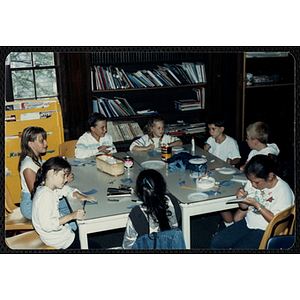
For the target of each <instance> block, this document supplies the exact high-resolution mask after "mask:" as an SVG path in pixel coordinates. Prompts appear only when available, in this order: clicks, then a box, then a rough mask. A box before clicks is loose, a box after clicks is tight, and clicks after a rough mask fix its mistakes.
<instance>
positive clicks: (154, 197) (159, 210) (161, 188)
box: [136, 169, 170, 230]
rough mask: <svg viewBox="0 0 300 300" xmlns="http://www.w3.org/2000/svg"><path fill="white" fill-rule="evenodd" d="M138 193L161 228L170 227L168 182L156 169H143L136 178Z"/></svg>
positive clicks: (148, 212)
mask: <svg viewBox="0 0 300 300" xmlns="http://www.w3.org/2000/svg"><path fill="white" fill-rule="evenodd" d="M136 193H137V195H138V196H139V197H140V199H141V200H142V201H143V206H145V207H146V208H147V209H146V213H147V214H149V215H151V216H152V218H153V219H154V220H155V221H156V222H158V223H159V226H160V229H161V230H167V229H170V225H169V221H168V217H167V216H168V215H170V211H168V205H167V199H166V197H165V194H166V182H165V180H164V178H163V176H162V175H161V174H160V173H159V172H158V171H156V170H153V169H149V170H143V171H142V172H140V174H139V175H138V177H137V180H136Z"/></svg>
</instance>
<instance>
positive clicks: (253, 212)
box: [245, 176, 295, 230]
mask: <svg viewBox="0 0 300 300" xmlns="http://www.w3.org/2000/svg"><path fill="white" fill-rule="evenodd" d="M276 177H277V179H278V182H277V183H276V185H275V187H273V188H271V189H263V190H258V189H255V188H254V187H253V186H252V184H251V182H250V181H248V182H247V184H246V186H245V191H247V192H248V195H247V198H255V199H257V201H258V202H259V203H260V204H262V205H264V206H265V207H266V209H268V210H270V211H271V212H272V213H273V214H274V216H275V215H276V214H278V213H279V212H281V211H283V210H285V209H286V208H288V207H290V206H291V205H293V204H294V199H295V197H294V194H293V192H292V190H291V188H290V187H289V185H288V184H287V183H286V182H285V181H283V180H282V179H281V178H280V177H278V176H276ZM245 220H246V223H247V226H248V228H250V229H261V230H266V228H267V226H268V224H269V223H268V221H267V220H266V219H265V218H264V217H263V216H262V215H261V214H260V213H259V212H257V209H256V208H255V207H254V206H249V208H248V211H247V215H246V217H245Z"/></svg>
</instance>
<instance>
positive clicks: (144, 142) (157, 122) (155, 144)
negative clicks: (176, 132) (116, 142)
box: [129, 116, 182, 151]
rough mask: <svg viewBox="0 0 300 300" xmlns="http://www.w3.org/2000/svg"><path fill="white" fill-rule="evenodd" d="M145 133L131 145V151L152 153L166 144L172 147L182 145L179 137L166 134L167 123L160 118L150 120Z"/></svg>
mask: <svg viewBox="0 0 300 300" xmlns="http://www.w3.org/2000/svg"><path fill="white" fill-rule="evenodd" d="M144 132H145V133H146V134H145V135H143V136H141V137H140V138H139V139H136V140H135V141H133V142H132V143H131V145H130V147H129V150H130V151H151V150H154V149H155V148H160V147H161V146H162V145H164V144H168V145H169V146H171V147H175V146H181V145H182V141H181V140H180V139H179V138H178V137H175V136H171V135H168V134H165V122H164V121H163V120H162V118H160V117H158V116H156V117H153V118H150V119H149V121H148V125H146V127H145V129H144Z"/></svg>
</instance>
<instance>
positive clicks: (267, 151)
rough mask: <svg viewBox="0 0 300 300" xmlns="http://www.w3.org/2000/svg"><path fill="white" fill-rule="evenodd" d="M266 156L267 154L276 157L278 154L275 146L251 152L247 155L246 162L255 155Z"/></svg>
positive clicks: (268, 145) (269, 145)
mask: <svg viewBox="0 0 300 300" xmlns="http://www.w3.org/2000/svg"><path fill="white" fill-rule="evenodd" d="M259 154H262V155H268V154H273V155H278V154H279V148H278V147H277V145H276V144H267V147H266V148H264V149H262V150H260V151H258V150H254V149H253V150H251V151H250V153H249V155H248V159H247V161H249V160H250V159H251V158H252V157H253V156H255V155H259Z"/></svg>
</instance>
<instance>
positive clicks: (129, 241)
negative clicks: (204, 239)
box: [122, 169, 181, 249]
mask: <svg viewBox="0 0 300 300" xmlns="http://www.w3.org/2000/svg"><path fill="white" fill-rule="evenodd" d="M135 189H136V194H137V195H138V197H139V198H140V200H141V201H142V202H143V203H142V204H141V205H140V206H135V207H134V208H133V209H132V211H131V212H130V214H129V217H128V221H127V224H126V230H125V234H124V239H123V245H122V247H123V248H124V249H131V248H132V246H133V244H134V243H135V241H136V240H137V238H138V237H140V236H142V235H144V234H151V233H153V232H158V231H164V230H169V229H171V228H177V227H178V223H179V221H180V219H181V211H180V207H179V204H178V202H177V200H176V199H173V198H172V197H171V195H170V196H168V195H167V193H166V182H165V180H164V178H163V176H162V175H161V174H160V173H159V172H158V171H156V170H153V169H148V170H143V171H142V172H140V174H139V175H138V177H137V180H136V187H135ZM140 211H141V212H142V213H143V214H144V216H145V217H146V218H144V221H143V219H140V218H139V220H140V222H138V225H136V226H139V228H135V226H134V225H133V221H132V219H133V218H134V216H136V215H137V214H138V213H140ZM147 220H148V221H147ZM136 224H137V223H136ZM141 228H143V229H145V232H141ZM138 232H140V233H138Z"/></svg>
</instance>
